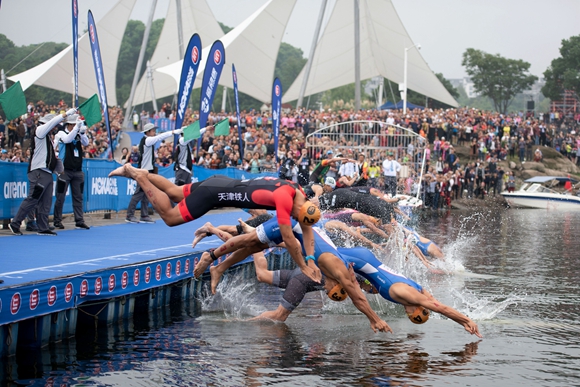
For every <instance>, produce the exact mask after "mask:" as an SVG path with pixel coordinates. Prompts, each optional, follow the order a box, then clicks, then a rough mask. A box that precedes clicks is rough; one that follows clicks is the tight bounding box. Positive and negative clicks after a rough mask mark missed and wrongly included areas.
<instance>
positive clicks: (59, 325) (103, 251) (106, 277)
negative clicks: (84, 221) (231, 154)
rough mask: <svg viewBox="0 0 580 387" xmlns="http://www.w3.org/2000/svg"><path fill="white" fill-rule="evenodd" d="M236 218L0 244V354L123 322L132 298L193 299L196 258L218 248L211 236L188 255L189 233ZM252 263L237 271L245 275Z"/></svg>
mask: <svg viewBox="0 0 580 387" xmlns="http://www.w3.org/2000/svg"><path fill="white" fill-rule="evenodd" d="M240 217H242V218H244V219H245V218H247V214H245V213H244V212H242V211H239V210H235V211H231V212H221V213H212V214H208V215H205V216H204V217H202V218H200V219H198V220H195V221H193V222H190V223H186V224H184V225H180V226H177V227H168V226H167V225H165V223H164V222H163V221H162V220H157V221H156V223H155V224H131V223H124V222H123V223H119V222H116V224H111V225H105V226H97V227H92V228H91V229H90V230H74V229H73V230H60V232H59V233H58V236H56V237H50V236H38V235H36V234H35V233H31V234H28V235H26V234H25V235H24V236H12V237H2V238H0V252H1V255H2V260H1V262H2V266H1V268H0V278H2V279H3V280H4V283H3V284H0V356H11V355H14V354H15V353H16V349H17V347H18V346H38V347H42V346H44V345H46V344H48V343H49V342H51V341H59V340H62V339H63V338H66V337H70V336H74V335H75V332H76V329H77V324H79V323H81V322H82V321H80V320H84V321H85V322H88V323H93V324H96V323H106V324H111V323H113V322H114V321H116V320H119V319H123V318H126V317H129V316H131V315H132V314H133V312H134V309H135V300H136V298H137V297H138V296H139V297H145V298H146V299H147V302H146V305H147V306H146V307H147V308H149V309H153V308H158V307H161V306H164V305H165V304H168V303H169V299H170V298H171V293H172V292H173V293H175V291H176V289H177V291H178V292H179V297H181V298H182V299H189V298H193V297H194V296H195V294H196V292H197V291H199V290H200V289H201V286H202V281H194V280H193V268H194V265H195V264H196V262H197V259H199V257H200V255H201V253H202V252H203V251H205V250H207V249H209V248H212V247H217V246H219V245H220V244H221V241H220V240H219V239H218V238H216V237H215V236H212V237H209V238H205V239H204V240H202V241H201V242H200V243H199V244H198V245H197V246H196V248H195V249H192V248H191V242H192V240H193V235H194V232H195V230H196V229H197V228H198V227H200V226H202V225H203V224H204V223H205V222H208V221H209V222H211V223H212V224H214V225H223V224H236V223H237V219H238V218H240ZM57 231H59V230H57ZM7 232H9V231H7ZM251 260H252V258H251V257H250V258H248V259H246V260H245V261H243V262H241V263H240V264H239V265H238V266H237V270H239V269H240V267H242V268H245V269H248V270H249V269H250V268H249V267H250V265H247V263H248V262H251ZM245 269H244V270H245ZM232 270H235V268H232ZM252 274H253V273H252ZM79 311H80V312H81V313H79Z"/></svg>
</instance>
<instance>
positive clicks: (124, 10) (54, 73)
mask: <svg viewBox="0 0 580 387" xmlns="http://www.w3.org/2000/svg"><path fill="white" fill-rule="evenodd" d="M135 1H136V0H121V1H119V2H118V3H117V4H116V5H115V6H114V7H113V8H112V9H111V10H110V11H109V12H108V13H107V14H106V15H105V16H104V17H103V18H102V19H101V20H99V21H98V22H97V33H98V35H99V43H100V46H101V47H100V49H101V57H102V60H103V72H104V73H105V84H106V85H107V87H108V89H107V99H108V102H109V105H111V106H114V105H117V95H116V94H117V93H116V90H115V87H116V85H117V82H116V77H117V62H118V59H119V49H120V47H121V40H122V39H123V35H124V34H125V28H126V27H127V22H128V20H129V16H131V11H132V10H133V6H134V5H135ZM8 79H10V80H11V81H13V82H17V81H20V84H21V85H22V89H23V90H26V89H27V88H29V87H30V86H32V85H38V86H44V87H48V88H51V89H55V90H59V91H64V92H67V93H73V92H74V85H73V50H72V44H71V45H70V46H68V47H67V48H65V49H64V50H63V51H61V52H60V53H58V54H57V55H55V56H54V57H52V58H50V59H49V60H47V61H45V62H43V63H41V64H39V65H38V66H36V67H33V68H31V69H29V70H27V71H24V72H22V73H20V74H16V75H14V76H11V77H8ZM93 94H98V90H97V81H96V77H95V69H94V66H93V58H92V55H91V47H90V43H89V38H88V34H86V33H85V34H84V35H83V36H82V37H81V38H80V39H79V96H81V97H84V98H88V97H90V96H92V95H93Z"/></svg>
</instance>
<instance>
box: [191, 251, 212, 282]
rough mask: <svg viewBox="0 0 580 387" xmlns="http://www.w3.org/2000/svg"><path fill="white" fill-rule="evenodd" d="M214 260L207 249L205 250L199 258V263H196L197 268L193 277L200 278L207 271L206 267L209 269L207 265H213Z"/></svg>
mask: <svg viewBox="0 0 580 387" xmlns="http://www.w3.org/2000/svg"><path fill="white" fill-rule="evenodd" d="M212 262H213V261H212V259H211V256H210V255H209V253H208V252H207V251H204V252H203V254H202V255H201V258H200V259H199V262H198V263H197V265H195V268H194V269H193V278H199V277H200V276H201V275H202V274H203V273H204V272H205V269H207V267H208V266H209V265H211V263H212Z"/></svg>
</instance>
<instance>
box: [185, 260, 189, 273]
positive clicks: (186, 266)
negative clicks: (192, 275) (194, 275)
mask: <svg viewBox="0 0 580 387" xmlns="http://www.w3.org/2000/svg"><path fill="white" fill-rule="evenodd" d="M185 274H189V258H187V259H186V260H185Z"/></svg>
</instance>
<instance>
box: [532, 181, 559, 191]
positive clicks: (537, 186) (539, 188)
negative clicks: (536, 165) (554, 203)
mask: <svg viewBox="0 0 580 387" xmlns="http://www.w3.org/2000/svg"><path fill="white" fill-rule="evenodd" d="M526 192H537V193H558V192H556V191H554V190H553V189H550V188H548V187H544V186H543V185H540V184H537V183H535V184H532V185H531V186H530V187H529V188H528V189H526Z"/></svg>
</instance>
